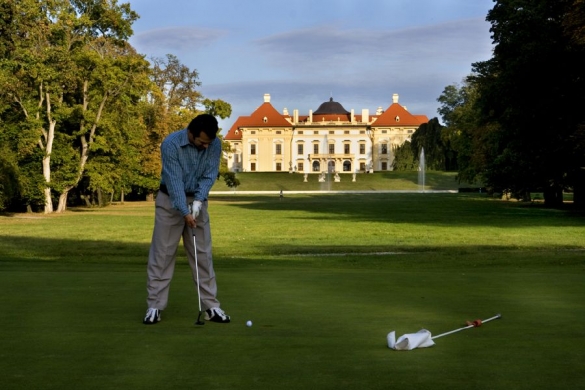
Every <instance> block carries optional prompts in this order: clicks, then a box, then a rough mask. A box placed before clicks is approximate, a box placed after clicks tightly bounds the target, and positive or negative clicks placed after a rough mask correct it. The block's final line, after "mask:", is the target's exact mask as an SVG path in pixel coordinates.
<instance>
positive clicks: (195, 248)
mask: <svg viewBox="0 0 585 390" xmlns="http://www.w3.org/2000/svg"><path fill="white" fill-rule="evenodd" d="M191 230H192V231H193V253H194V254H195V275H196V279H197V297H198V298H199V314H198V315H197V321H195V325H205V322H203V321H201V314H202V313H203V311H202V310H201V290H200V289H199V264H198V262H197V242H196V238H195V229H191Z"/></svg>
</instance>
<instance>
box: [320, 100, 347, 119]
mask: <svg viewBox="0 0 585 390" xmlns="http://www.w3.org/2000/svg"><path fill="white" fill-rule="evenodd" d="M347 114H349V111H347V110H346V109H345V108H343V106H342V105H341V104H340V103H338V102H334V101H333V98H329V101H328V102H324V103H322V104H321V105H320V106H319V108H318V109H317V111H315V112H314V113H313V115H347Z"/></svg>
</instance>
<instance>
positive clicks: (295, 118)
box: [293, 110, 299, 123]
mask: <svg viewBox="0 0 585 390" xmlns="http://www.w3.org/2000/svg"><path fill="white" fill-rule="evenodd" d="M293 123H299V110H293Z"/></svg>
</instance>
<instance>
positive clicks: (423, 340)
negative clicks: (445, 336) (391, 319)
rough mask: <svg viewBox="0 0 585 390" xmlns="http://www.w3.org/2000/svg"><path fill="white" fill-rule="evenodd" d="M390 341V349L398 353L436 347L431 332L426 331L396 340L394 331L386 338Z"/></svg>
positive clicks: (422, 330) (409, 334)
mask: <svg viewBox="0 0 585 390" xmlns="http://www.w3.org/2000/svg"><path fill="white" fill-rule="evenodd" d="M386 338H387V340H388V348H392V349H394V350H396V351H410V350H411V349H415V348H426V347H432V346H433V345H435V342H434V341H433V340H432V339H431V332H429V331H428V330H426V329H421V330H419V331H418V332H416V333H407V334H405V335H402V336H400V337H399V338H398V340H396V334H395V332H394V331H392V332H390V333H388V336H387V337H386Z"/></svg>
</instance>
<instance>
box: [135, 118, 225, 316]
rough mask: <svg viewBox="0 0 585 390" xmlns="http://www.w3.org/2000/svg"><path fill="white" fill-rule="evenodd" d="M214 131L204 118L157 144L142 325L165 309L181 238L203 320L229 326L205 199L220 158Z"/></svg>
mask: <svg viewBox="0 0 585 390" xmlns="http://www.w3.org/2000/svg"><path fill="white" fill-rule="evenodd" d="M217 132H218V124H217V120H216V119H215V117H214V116H212V115H209V114H202V115H199V116H197V117H195V119H193V120H192V121H191V123H189V126H187V128H186V129H183V130H179V131H177V132H175V133H172V134H170V135H169V136H168V137H166V138H165V139H164V141H163V143H162V144H161V148H160V149H161V156H162V177H161V184H160V190H159V192H158V195H157V197H156V202H155V205H156V209H155V219H154V231H153V233H152V242H151V245H150V252H149V256H148V267H147V274H148V283H147V291H148V298H147V301H146V302H147V304H148V310H147V311H146V316H145V317H144V321H143V322H144V324H147V325H151V324H156V323H157V322H159V321H160V320H161V311H162V310H164V309H165V308H166V306H167V301H168V297H169V287H170V284H171V279H172V278H173V272H174V269H175V258H176V252H177V247H178V245H179V241H180V239H181V236H182V237H183V245H184V247H185V250H186V252H187V258H188V260H189V265H190V266H191V271H192V274H193V280H194V281H195V283H196V284H197V285H196V287H197V289H198V292H199V305H200V310H201V308H203V309H204V310H205V319H206V320H207V321H214V322H220V323H228V322H230V317H229V316H228V315H226V314H225V313H224V311H223V310H221V309H220V304H219V301H218V300H217V298H216V296H217V284H216V281H215V271H214V270H213V260H212V256H211V230H210V225H209V214H208V213H207V196H208V194H209V190H210V189H211V186H212V185H213V183H214V182H215V180H216V179H217V176H218V172H219V162H220V156H221V140H220V139H219V138H217ZM200 314H201V313H200ZM198 321H199V320H198Z"/></svg>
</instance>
